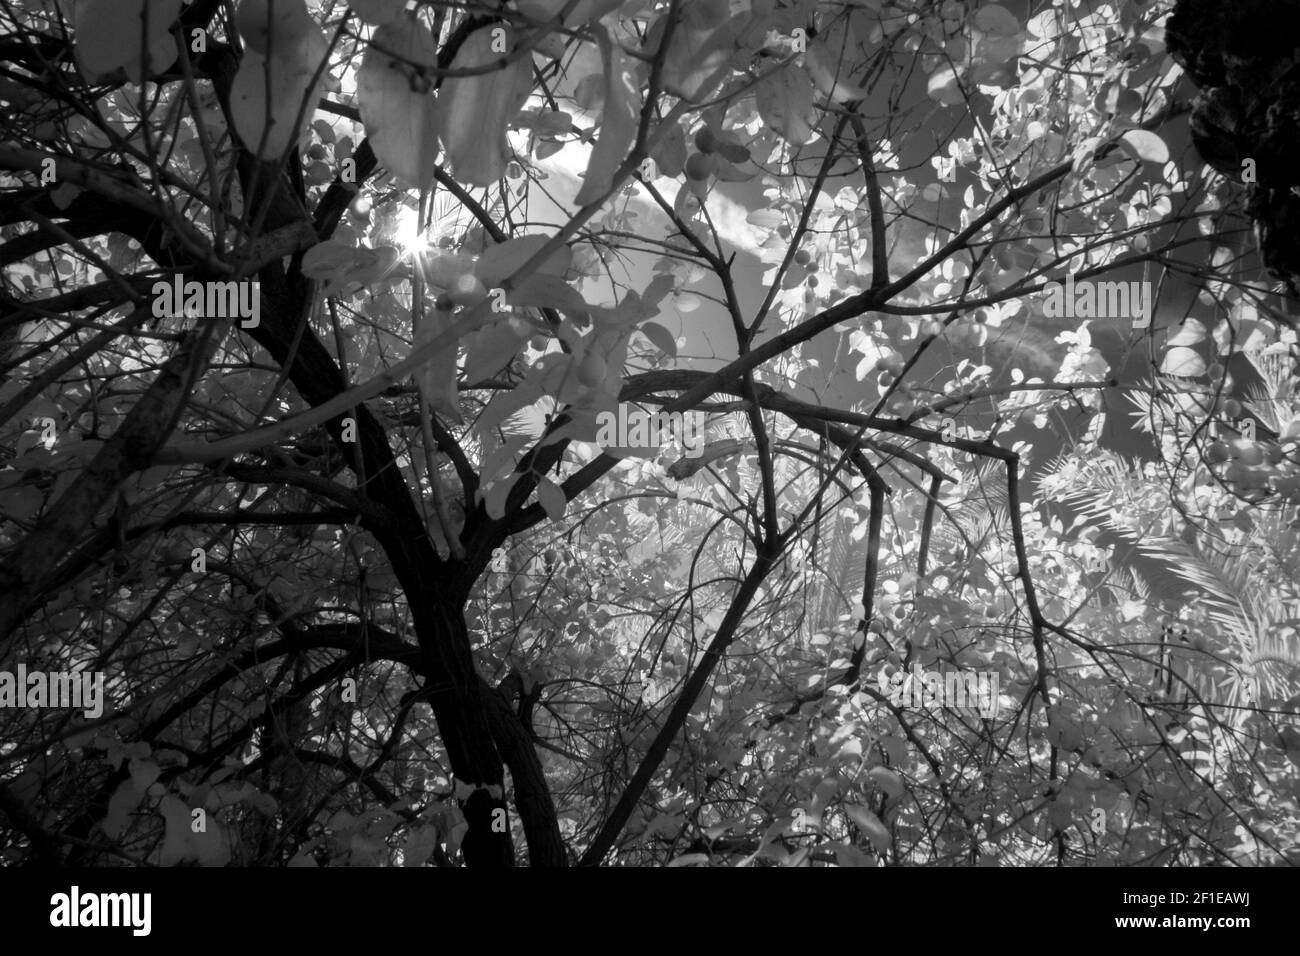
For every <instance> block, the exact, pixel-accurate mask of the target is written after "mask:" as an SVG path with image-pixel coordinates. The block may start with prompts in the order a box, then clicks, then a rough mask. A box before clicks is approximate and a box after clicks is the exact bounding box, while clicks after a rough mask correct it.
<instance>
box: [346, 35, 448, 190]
mask: <svg viewBox="0 0 1300 956" xmlns="http://www.w3.org/2000/svg"><path fill="white" fill-rule="evenodd" d="M437 62H438V45H437V42H436V41H435V40H434V38H433V34H432V33H430V32H429V28H428V27H426V26H425V25H424V24H422V23H418V22H416V21H411V20H402V21H400V22H396V23H387V24H385V25H384V26H381V27H380V28H379V29H378V30H376V31H375V35H374V38H373V39H372V40H371V45H370V47H369V49H367V50H366V55H365V56H364V57H363V58H362V61H361V69H360V70H359V71H358V73H357V97H358V99H359V100H360V105H361V121H362V122H363V123H364V124H365V127H366V133H367V134H368V135H369V136H370V142H371V146H372V147H373V148H374V151H375V157H376V158H377V159H378V160H379V161H380V162H381V163H383V164H384V165H385V166H387V167H388V168H389V169H390V170H391V171H392V173H393V175H394V176H396V177H397V178H399V179H401V180H402V181H404V182H406V183H409V184H410V185H412V186H415V187H416V188H418V189H425V188H427V187H428V186H429V185H430V184H431V183H432V182H433V171H434V165H435V160H437V158H438V129H437V125H436V124H437V113H436V110H435V109H434V98H433V97H432V96H430V95H429V80H428V79H427V78H426V77H427V74H421V73H420V71H419V69H418V67H429V68H432V67H435V66H436V65H437Z"/></svg>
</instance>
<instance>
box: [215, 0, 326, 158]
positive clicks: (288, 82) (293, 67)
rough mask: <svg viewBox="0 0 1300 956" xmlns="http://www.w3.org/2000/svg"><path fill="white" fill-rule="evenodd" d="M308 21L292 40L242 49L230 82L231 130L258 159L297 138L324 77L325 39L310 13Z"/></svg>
mask: <svg viewBox="0 0 1300 956" xmlns="http://www.w3.org/2000/svg"><path fill="white" fill-rule="evenodd" d="M281 2H282V3H290V2H296V3H301V2H302V0H281ZM308 22H309V29H307V30H306V31H305V32H303V33H301V34H295V35H294V36H293V38H292V39H293V41H294V42H292V43H288V42H287V41H285V43H283V44H281V43H279V42H277V44H276V48H275V49H274V51H273V52H272V53H271V54H269V56H268V55H264V54H262V53H259V52H258V51H257V50H255V49H253V48H251V47H249V48H248V49H245V50H244V58H243V60H242V61H241V62H240V64H239V71H238V72H237V73H236V74H235V79H234V82H233V83H232V84H231V88H230V112H231V115H232V117H233V119H234V121H235V132H237V133H238V134H239V138H240V139H242V140H243V142H244V145H245V146H246V147H247V148H248V149H249V150H251V151H253V152H255V153H256V154H257V155H258V156H259V157H261V158H262V159H279V158H280V157H281V156H282V155H284V153H285V152H287V151H288V149H289V148H290V147H291V146H293V145H294V144H295V143H297V142H298V140H299V138H300V137H301V136H302V134H303V132H304V131H305V129H306V128H307V123H308V122H309V121H310V120H311V117H312V114H313V113H314V112H315V110H316V101H317V100H318V99H319V98H320V93H321V90H322V89H323V88H324V87H325V85H326V83H327V81H328V79H329V77H328V71H327V70H324V69H321V64H322V63H323V62H324V61H325V57H326V56H327V55H328V53H329V43H328V42H327V41H326V39H325V37H324V36H323V35H322V34H321V32H320V29H319V28H318V27H317V26H316V25H315V23H314V22H312V21H310V18H309V20H308ZM273 39H274V37H273ZM281 45H283V46H284V48H283V49H281V48H280V46H281ZM318 74H319V75H318Z"/></svg>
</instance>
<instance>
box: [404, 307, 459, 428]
mask: <svg viewBox="0 0 1300 956" xmlns="http://www.w3.org/2000/svg"><path fill="white" fill-rule="evenodd" d="M451 316H452V313H451V312H444V311H442V310H441V309H430V310H429V311H428V312H427V313H425V316H424V321H423V322H421V323H420V327H419V329H417V330H416V333H415V347H416V348H417V349H418V348H419V347H420V346H422V345H427V344H428V343H429V342H432V341H433V340H434V339H436V338H437V337H438V336H439V335H441V334H442V333H443V332H444V331H446V330H447V329H448V328H449V327H450V326H451V324H452V319H451ZM458 345H459V343H457V342H451V343H449V344H447V345H446V346H444V347H443V348H442V349H440V350H439V351H438V353H437V354H436V355H434V356H433V358H431V359H429V360H428V361H427V362H425V363H424V364H423V365H422V366H420V370H419V372H418V373H417V375H416V378H417V381H418V384H419V386H420V394H421V395H423V396H424V399H425V401H427V402H428V403H429V407H430V408H432V409H433V410H434V411H435V412H437V413H438V414H439V415H441V416H442V417H444V418H446V419H448V420H449V421H453V422H456V423H457V424H459V423H461V422H463V421H464V419H463V418H462V417H461V414H460V392H459V390H458V389H457V388H456V355H457V351H458Z"/></svg>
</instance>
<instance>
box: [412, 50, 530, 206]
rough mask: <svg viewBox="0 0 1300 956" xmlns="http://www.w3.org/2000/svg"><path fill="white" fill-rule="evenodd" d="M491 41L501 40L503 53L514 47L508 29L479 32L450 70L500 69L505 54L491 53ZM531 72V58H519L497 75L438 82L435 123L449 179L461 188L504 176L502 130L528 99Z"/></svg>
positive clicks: (458, 53) (506, 151)
mask: <svg viewBox="0 0 1300 956" xmlns="http://www.w3.org/2000/svg"><path fill="white" fill-rule="evenodd" d="M494 36H501V37H503V38H504V41H505V48H506V49H507V50H510V49H512V48H513V47H514V44H515V38H514V31H513V30H512V29H511V28H510V27H508V26H492V27H481V28H479V29H478V30H475V31H474V32H473V33H471V34H470V35H469V36H468V37H467V38H466V39H465V42H464V43H462V44H461V47H460V49H459V50H457V51H456V56H455V57H454V58H453V59H452V61H451V69H452V70H472V69H476V68H479V67H490V66H495V65H499V64H500V62H501V61H502V60H503V59H504V58H505V57H506V55H507V54H503V53H497V52H495V51H494V50H493V49H492V47H493V38H494ZM532 70H533V61H532V57H529V56H519V57H515V58H514V59H513V60H511V61H510V62H509V63H508V64H507V65H506V66H505V67H504V68H502V69H489V70H488V71H487V72H485V73H479V74H476V75H472V76H449V77H447V79H445V80H444V81H443V84H442V89H441V90H440V91H439V92H438V98H437V101H436V105H435V109H436V111H437V116H436V119H435V121H434V122H435V125H436V127H437V129H438V135H439V136H440V137H441V138H442V145H443V148H444V149H445V150H446V151H447V161H448V163H449V164H450V166H451V171H452V174H453V175H454V176H455V177H456V178H457V179H458V180H460V181H461V182H462V183H464V184H465V185H467V186H487V185H490V184H492V183H494V182H496V181H497V180H498V179H500V178H501V177H502V176H503V175H505V171H506V164H507V163H508V162H509V160H510V142H509V140H507V139H506V125H507V124H508V123H509V122H510V120H511V119H513V118H514V115H515V114H516V113H518V112H519V110H520V108H521V107H522V106H523V105H524V101H525V100H526V99H527V98H528V91H529V87H530V85H531V81H532V75H533V74H532Z"/></svg>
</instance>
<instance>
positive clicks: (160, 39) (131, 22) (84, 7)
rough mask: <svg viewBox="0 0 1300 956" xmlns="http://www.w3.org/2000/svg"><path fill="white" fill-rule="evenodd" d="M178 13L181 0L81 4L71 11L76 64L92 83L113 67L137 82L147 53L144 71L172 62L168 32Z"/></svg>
mask: <svg viewBox="0 0 1300 956" xmlns="http://www.w3.org/2000/svg"><path fill="white" fill-rule="evenodd" d="M180 10H181V0H147V2H146V0H83V2H82V3H80V4H78V6H77V8H76V26H77V34H76V44H75V47H74V50H73V52H74V53H75V55H76V58H77V66H78V67H80V69H81V72H82V73H83V74H85V76H86V79H87V80H89V81H90V82H92V83H94V82H96V81H97V80H100V79H102V78H103V77H105V76H107V75H109V74H111V73H113V72H115V71H116V70H117V69H119V68H123V69H125V70H126V76H127V79H129V80H130V81H131V82H132V83H139V82H140V80H141V79H142V78H143V75H144V74H143V72H142V67H143V66H144V64H143V63H141V59H142V52H143V51H146V50H147V52H148V58H149V64H148V68H149V71H150V72H158V71H161V70H164V69H166V68H167V67H169V66H171V64H172V62H173V61H174V60H175V59H176V42H175V40H173V39H172V35H171V28H172V24H173V23H175V22H176V17H177V15H178V14H179V13H180ZM146 13H147V14H148V23H147V24H146V22H145V15H146ZM146 30H147V34H146ZM146 39H147V42H146V43H143V44H142V42H141V41H142V40H146Z"/></svg>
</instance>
